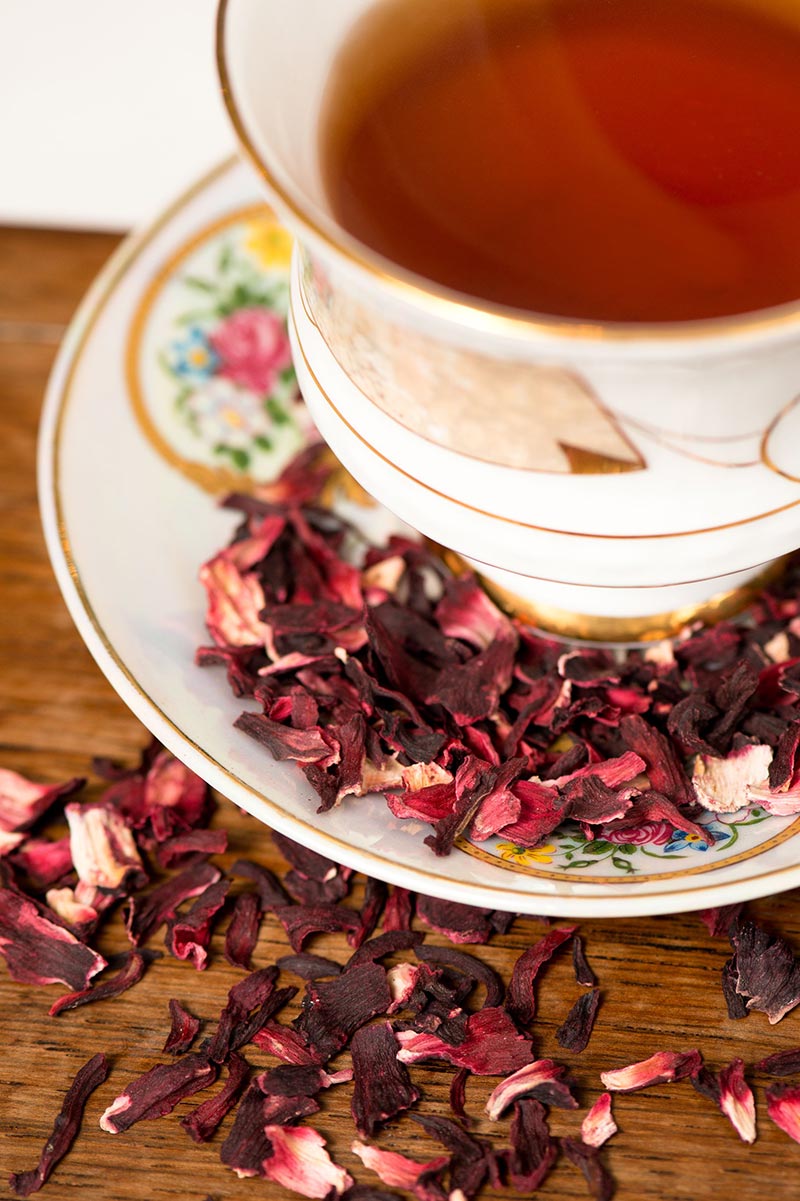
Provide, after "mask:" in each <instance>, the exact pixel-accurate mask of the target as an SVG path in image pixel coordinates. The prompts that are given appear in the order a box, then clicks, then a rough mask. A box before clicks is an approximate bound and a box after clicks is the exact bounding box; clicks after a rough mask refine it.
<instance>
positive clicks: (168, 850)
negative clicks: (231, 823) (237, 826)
mask: <svg viewBox="0 0 800 1201" xmlns="http://www.w3.org/2000/svg"><path fill="white" fill-rule="evenodd" d="M227 849H228V833H227V831H226V830H203V829H200V830H186V831H184V832H182V833H181V834H173V836H172V838H168V839H167V840H166V841H165V842H162V843H161V844H160V846H158V847H157V848H156V859H157V860H158V863H159V864H160V866H161V867H165V868H170V867H175V866H176V865H177V864H180V863H181V862H182V861H183V860H184V859H185V858H187V857H188V856H190V855H222V854H223V853H224V852H225V851H226V850H227Z"/></svg>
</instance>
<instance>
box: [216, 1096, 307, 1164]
mask: <svg viewBox="0 0 800 1201" xmlns="http://www.w3.org/2000/svg"><path fill="white" fill-rule="evenodd" d="M266 1104H267V1098H266V1097H265V1096H264V1094H263V1093H262V1091H261V1089H260V1088H259V1087H258V1085H257V1084H256V1083H255V1082H253V1083H251V1084H249V1085H248V1087H247V1090H246V1091H245V1094H244V1096H243V1097H242V1099H241V1101H240V1102H239V1105H238V1108H237V1110H236V1117H235V1119H234V1122H233V1125H232V1126H231V1129H230V1132H229V1134H228V1137H227V1138H226V1139H225V1142H224V1143H223V1144H222V1147H221V1148H220V1159H221V1160H222V1162H223V1163H224V1164H225V1166H226V1167H228V1168H232V1169H233V1171H234V1172H235V1173H236V1175H237V1176H239V1177H240V1178H242V1177H247V1176H263V1175H264V1169H263V1164H264V1160H265V1159H266V1158H267V1157H268V1156H269V1155H271V1154H272V1144H271V1143H270V1142H269V1140H268V1139H267V1137H266V1134H265V1133H264V1127H265V1125H266V1116H265V1111H266ZM312 1105H313V1102H312ZM311 1112H312V1113H313V1112H315V1110H314V1108H311ZM301 1116H302V1115H301Z"/></svg>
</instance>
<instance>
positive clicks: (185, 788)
mask: <svg viewBox="0 0 800 1201" xmlns="http://www.w3.org/2000/svg"><path fill="white" fill-rule="evenodd" d="M210 809H211V805H210V797H209V789H208V785H207V784H206V782H205V780H201V779H200V777H199V776H197V775H195V773H194V772H193V771H190V769H189V768H188V767H186V765H185V764H183V763H181V762H180V760H179V759H176V758H175V756H174V755H173V754H171V753H170V751H167V750H161V751H159V752H158V753H157V754H156V756H155V758H154V759H153V761H152V763H151V764H150V767H149V768H148V770H147V774H146V776H145V778H144V789H143V793H142V808H141V811H140V812H138V813H137V812H134V813H132V814H131V815H130V816H131V817H132V818H133V824H134V828H135V829H138V828H139V826H140V825H141V824H142V822H143V821H144V822H147V823H148V824H149V826H150V829H151V831H152V834H153V837H154V838H155V840H156V842H164V841H165V839H167V838H169V837H170V836H171V835H172V834H174V833H175V832H176V831H178V830H192V829H194V828H195V827H196V826H199V825H202V824H204V823H205V821H206V820H207V818H208V816H209V813H210Z"/></svg>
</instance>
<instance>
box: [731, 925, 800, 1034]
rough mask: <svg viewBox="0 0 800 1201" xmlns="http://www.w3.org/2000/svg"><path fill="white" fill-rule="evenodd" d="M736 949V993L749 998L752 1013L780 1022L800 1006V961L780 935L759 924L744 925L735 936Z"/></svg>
mask: <svg viewBox="0 0 800 1201" xmlns="http://www.w3.org/2000/svg"><path fill="white" fill-rule="evenodd" d="M732 942H733V945H734V946H735V948H736V963H735V966H736V972H737V977H738V978H737V981H736V991H737V992H738V993H739V995H740V996H742V997H747V998H749V1000H748V1002H747V1008H748V1009H758V1010H761V1011H762V1012H763V1013H766V1015H767V1017H768V1018H769V1020H770V1022H771V1023H775V1022H779V1021H780V1020H781V1018H782V1017H785V1015H786V1014H787V1013H789V1012H790V1010H792V1009H794V1007H795V1006H796V1005H798V1004H800V960H798V959H796V958H795V956H794V953H793V951H792V949H791V947H790V946H789V944H788V943H787V942H786V940H785V939H783V938H781V937H780V935H777V934H769V933H768V932H767V931H766V930H763V929H762V928H761V927H760V926H757V925H756V924H755V922H744V923H742V925H741V926H739V927H738V929H737V930H735V931H734V933H733V935H732Z"/></svg>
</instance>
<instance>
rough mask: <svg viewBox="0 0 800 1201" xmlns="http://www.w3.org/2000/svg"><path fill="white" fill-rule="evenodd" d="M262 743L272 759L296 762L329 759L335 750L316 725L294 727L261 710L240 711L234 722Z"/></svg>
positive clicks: (237, 727) (332, 756)
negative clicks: (304, 727)
mask: <svg viewBox="0 0 800 1201" xmlns="http://www.w3.org/2000/svg"><path fill="white" fill-rule="evenodd" d="M233 724H234V726H235V727H236V729H237V730H243V731H244V733H245V734H249V735H250V737H251V738H255V740H256V741H257V742H260V743H261V745H262V746H265V747H266V748H267V750H268V751H269V753H270V754H271V755H272V757H273V759H278V760H279V761H280V760H284V759H293V760H295V761H296V762H297V763H318V764H324V763H328V762H332V760H333V758H334V752H333V748H332V746H331V744H330V743H329V742H328V741H327V740H326V738H325V735H324V733H323V731H322V730H321V729H320V728H319V726H314V727H313V728H312V729H310V730H295V729H293V727H292V726H283V725H281V723H280V722H277V721H272V720H271V719H270V718H269V717H267V716H266V715H265V714H263V713H242V714H241V715H240V716H239V717H237V718H236V721H235V722H234V723H233Z"/></svg>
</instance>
